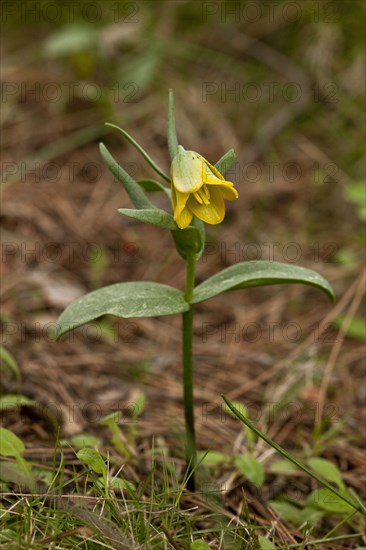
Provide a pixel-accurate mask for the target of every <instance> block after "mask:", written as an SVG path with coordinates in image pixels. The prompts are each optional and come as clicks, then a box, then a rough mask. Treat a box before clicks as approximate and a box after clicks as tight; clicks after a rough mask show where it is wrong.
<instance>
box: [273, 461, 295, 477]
mask: <svg viewBox="0 0 366 550" xmlns="http://www.w3.org/2000/svg"><path fill="white" fill-rule="evenodd" d="M269 469H270V471H271V472H276V473H281V474H283V473H286V474H287V473H289V474H292V473H293V472H298V471H299V469H298V468H297V466H295V464H292V462H289V461H288V460H286V459H280V460H276V461H275V462H273V463H272V464H271V466H270V468H269Z"/></svg>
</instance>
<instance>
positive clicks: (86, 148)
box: [1, 0, 366, 483]
mask: <svg viewBox="0 0 366 550" xmlns="http://www.w3.org/2000/svg"><path fill="white" fill-rule="evenodd" d="M1 10H2V40H1V50H2V51H1V59H2V68H1V93H2V105H1V107H2V109H1V110H2V116H1V131H2V153H1V163H2V176H1V178H2V180H1V184H2V191H1V193H2V214H1V221H2V230H1V238H2V248H1V250H2V263H1V269H2V277H3V284H2V303H3V306H2V317H1V321H2V344H3V345H4V347H5V348H6V349H7V350H8V351H9V352H10V353H12V354H13V356H14V358H15V360H16V362H17V364H18V365H19V368H20V371H21V374H22V393H23V394H24V395H26V396H28V397H30V398H32V399H34V400H36V401H37V402H39V403H42V404H44V405H47V406H49V407H51V408H53V411H54V413H55V414H57V416H58V419H59V421H60V422H61V425H62V430H63V432H62V433H63V435H64V436H70V435H72V434H76V433H79V432H81V431H83V430H84V431H85V430H92V429H94V427H95V426H96V423H97V420H98V419H99V417H100V416H102V415H104V414H107V413H108V412H111V411H112V410H115V408H116V407H117V406H118V407H119V406H121V403H122V404H123V403H124V404H126V403H131V402H134V401H135V400H136V396H138V395H139V394H141V392H144V393H146V395H147V405H146V411H145V413H144V415H143V417H142V420H141V426H140V429H141V435H142V437H145V436H146V437H150V436H151V434H157V433H159V434H160V435H161V436H162V437H165V438H166V439H167V441H168V442H169V441H171V440H172V438H173V439H174V437H176V435H172V434H175V432H174V430H173V432H172V427H173V428H174V429H175V428H177V426H176V423H177V424H178V428H179V429H180V428H181V423H180V422H181V421H180V418H181V415H180V411H181V405H182V402H181V386H180V374H181V372H180V369H181V366H180V362H179V355H178V354H177V349H179V346H180V319H179V318H175V317H172V318H160V319H156V320H154V319H140V320H129V321H128V322H127V321H122V320H118V319H112V318H105V319H102V320H101V321H100V322H99V323H97V324H94V325H93V326H91V327H90V329H89V330H87V329H82V330H80V331H78V332H77V333H76V334H73V335H70V336H68V337H65V338H64V339H63V340H62V341H61V342H60V343H55V342H54V340H53V335H52V330H53V327H54V323H55V321H56V319H57V317H58V315H59V314H60V313H61V312H62V310H63V309H64V308H65V307H66V306H67V305H68V304H69V303H70V302H71V301H72V300H73V299H75V298H77V297H79V296H81V295H82V294H84V293H85V292H87V291H90V290H93V289H94V288H97V287H99V286H102V285H106V284H111V283H114V282H118V281H126V280H140V279H146V280H156V281H159V282H163V283H167V284H171V285H173V286H177V287H179V288H183V285H184V264H183V262H182V261H181V260H180V259H179V257H178V256H177V254H176V252H175V250H174V249H173V247H172V242H171V238H170V235H169V234H168V233H167V232H165V231H163V230H161V229H158V228H151V227H147V226H143V225H139V224H137V223H135V222H134V221H133V220H131V219H127V218H123V217H122V216H121V215H120V214H118V212H117V209H118V208H121V207H128V206H130V203H129V200H128V197H127V196H126V194H125V192H124V190H123V188H122V187H121V185H120V184H118V182H116V181H114V180H113V176H112V175H111V174H110V173H109V172H108V171H107V169H106V167H105V166H104V165H103V162H102V160H101V158H100V155H99V150H98V143H99V142H100V141H103V142H104V143H106V144H107V146H108V148H109V149H110V151H111V152H112V153H113V155H114V156H115V158H116V159H117V160H118V162H119V163H120V164H121V165H122V166H123V167H124V168H125V169H126V170H127V171H129V173H130V174H131V175H132V176H133V177H135V178H142V177H149V176H150V177H155V175H154V174H153V173H152V171H151V169H150V168H149V166H148V165H147V164H146V163H145V161H144V160H143V159H142V158H141V157H140V156H139V155H138V153H137V152H136V150H134V149H133V148H132V147H131V146H130V145H129V144H128V143H127V142H125V141H123V138H122V136H121V135H119V134H118V133H117V132H115V131H111V130H110V129H109V128H107V127H106V126H105V125H104V123H105V122H106V121H109V122H113V123H115V124H118V125H119V126H121V127H123V128H124V129H125V130H126V131H128V132H129V133H130V134H132V136H133V137H134V138H135V139H136V140H137V141H138V142H139V143H140V144H141V145H142V146H143V147H144V148H145V149H146V150H147V151H148V152H149V154H150V155H151V156H152V157H153V158H154V160H155V161H156V162H157V163H158V164H160V165H161V166H162V167H163V169H164V170H165V171H168V170H169V156H168V151H167V145H166V118H167V98H168V89H169V88H172V89H173V90H174V96H175V108H176V121H177V132H178V137H179V141H180V143H181V144H182V145H183V146H184V147H185V148H187V149H192V150H196V151H198V152H199V153H200V154H202V155H203V156H204V157H206V158H207V159H208V160H209V161H210V162H212V163H214V162H216V161H217V160H218V158H219V157H220V156H221V155H222V154H223V153H224V152H225V151H226V150H228V149H229V148H231V147H233V148H234V149H235V151H236V152H237V154H238V159H237V162H236V163H235V165H234V166H233V167H232V168H231V170H230V172H229V173H228V174H227V179H230V180H232V181H233V182H235V184H236V186H237V189H238V191H239V200H237V201H234V202H231V203H228V204H227V216H226V218H225V221H224V223H223V224H221V225H220V226H210V227H208V228H207V234H208V245H207V249H206V252H205V253H204V255H203V258H202V260H201V262H200V264H199V266H198V280H202V279H203V278H206V277H207V276H209V275H211V274H213V273H214V272H216V271H218V270H219V269H221V268H223V267H225V266H228V265H231V264H233V263H235V262H238V261H244V260H250V259H270V260H273V259H274V260H279V261H285V262H290V263H291V262H293V263H297V264H299V265H303V266H306V267H309V268H312V269H315V270H317V271H319V272H320V273H321V274H322V275H324V276H325V277H327V278H328V279H329V281H330V282H331V284H332V285H333V287H334V289H335V292H336V294H337V299H338V301H337V304H336V305H335V306H334V307H333V306H332V305H331V304H330V303H329V302H328V301H327V299H326V297H325V296H322V295H320V294H319V293H318V291H316V290H314V289H311V288H308V287H298V286H289V287H287V286H284V287H268V288H261V289H253V290H252V291H246V292H241V293H240V294H239V293H238V294H233V295H231V296H230V298H229V297H228V296H224V297H223V296H221V297H218V298H215V299H214V300H212V301H210V302H207V303H205V304H204V305H200V306H199V307H198V308H197V310H198V314H197V316H196V321H195V356H196V383H197V390H196V402H197V411H196V412H197V415H198V418H200V419H201V421H198V432H199V441H200V444H201V445H202V447H205V445H213V446H214V447H215V445H216V446H217V448H220V449H222V446H223V445H228V446H230V445H231V442H232V440H233V439H232V438H233V434H235V433H236V430H237V429H238V428H237V425H236V424H235V422H233V424H231V423H230V422H231V421H228V422H226V424H225V425H223V424H221V425H220V423H218V422H217V418H215V416H214V415H208V416H207V417H205V418H204V415H202V414H201V413H202V410H203V409H202V407H204V405H205V404H207V403H215V402H217V401H218V400H219V395H220V393H221V392H225V393H227V395H228V396H229V397H232V398H235V399H236V400H242V401H244V402H246V403H249V404H256V405H259V406H260V407H262V408H261V410H262V411H265V410H266V409H265V406H266V404H268V403H269V402H275V403H276V404H277V405H278V406H279V408H281V407H284V406H286V403H288V402H289V400H290V401H291V402H293V401H295V402H296V403H299V404H300V405H299V406H300V407H301V409H300V410H301V412H302V415H303V416H302V417H301V422H302V426H303V427H302V430H303V433H302V437H303V439H304V440H307V439H308V438H310V437H311V432H312V428H313V427H314V425H315V424H316V423H317V422H318V421H319V419H320V418H321V417H322V415H323V414H325V416H326V407H327V405H329V404H331V405H332V407H333V408H332V409H331V414H330V413H329V415H330V416H329V415H328V416H329V418H328V417H327V416H326V418H328V424H327V422H325V424H324V425H323V427H324V426H325V427H324V429H326V427H327V426H328V427H329V426H333V427H334V424H332V422H333V423H334V422H336V421H337V424H336V425H337V430H338V432H337V433H338V434H339V438H340V440H341V441H344V440H345V439H346V438H347V436H348V431H349V430H352V431H353V432H356V433H361V432H362V430H363V429H364V428H363V418H362V415H363V412H362V403H363V400H364V398H365V393H366V392H365V386H364V379H363V369H364V363H363V361H364V359H363V358H364V340H365V331H364V323H363V319H362V314H361V311H362V303H363V302H362V301H363V292H364V279H363V278H362V277H363V264H364V257H363V238H364V233H363V229H362V228H363V222H364V220H365V187H364V159H363V154H364V128H363V125H362V117H363V107H364V47H363V41H364V23H363V21H364V17H365V3H364V2H363V1H362V0H360V1H359V0H335V1H326V0H324V1H323V0H307V1H306V2H302V1H287V0H283V1H277V2H272V1H259V0H247V1H219V0H199V1H186V0H154V2H151V1H143V0H141V1H118V0H100V1H96V0H92V1H89V0H85V1H81V0H79V1H77V2H71V1H70V2H65V1H63V2H61V1H56V0H54V1H50V0H44V1H43V0H39V1H32V0H21V1H16V0H11V1H10V0H3V1H2V3H1ZM153 200H155V201H156V204H158V205H159V206H161V207H163V208H170V206H169V204H167V203H166V202H165V200H164V198H162V197H161V196H160V195H159V196H158V195H157V194H156V196H155V195H154V196H153ZM324 319H325V325H321V322H322V321H323V320H324ZM15 389H16V388H15V381H14V378H13V376H12V375H11V374H9V373H5V374H4V377H3V390H4V391H5V392H13V393H14V391H15ZM70 403H73V404H75V403H76V404H78V406H77V407H73V414H70ZM88 403H89V404H90V403H92V406H90V405H89V408H84V405H85V404H88ZM167 411H169V415H167V414H166V413H167ZM324 411H325V412H324ZM295 412H296V411H295ZM328 412H329V411H328ZM18 414H19V413H16V412H14V411H7V414H6V416H5V419H4V421H5V425H7V426H8V427H10V428H11V429H15V431H17V433H18V434H20V435H22V437H23V438H24V437H25V438H28V441H30V442H32V441H33V442H34V443H39V442H40V441H43V442H47V441H49V440H50V439H51V440H52V430H50V427H49V426H48V424H47V418H45V416H44V415H43V414H41V412H40V411H38V412H35V411H34V410H33V412H29V413H28V414H29V422H28V421H27V418H26V419H25V420H24V418H23V421H22V423H21V424H19V416H17V415H18ZM294 414H295V413H294ZM291 415H292V412H291V411H290V412H289V411H288V410H287V413H286V415H285V416H281V415H278V416H275V417H273V416H272V417H269V416H266V415H265V414H264V415H263V416H262V419H264V420H265V422H267V423H268V430H269V434H270V435H272V436H273V435H276V434H277V435H278V437H279V439H278V441H279V443H281V442H282V443H283V442H284V441H286V440H287V439H289V440H290V439H291V437H292V435H291V434H292V432H291V430H292V428H295V424H299V420H298V417H297V416H296V415H295V416H296V422H295V419H294V422H293V423H291V422H290V421H291V419H292V416H291ZM26 417H27V415H26ZM340 418H342V423H340V422H339V419H340ZM35 420H36V422H35ZM284 425H286V426H287V428H288V429H287V430H285V431H283V430H282V428H283V426H284ZM337 437H338V436H337ZM356 446H357V445H356ZM355 452H356V451H355ZM332 453H333V455H332V456H336V455H337V454H338V453H341V446H340V447H339V448H338V447H337V446H335V447H334V449H333V450H332ZM351 455H352V453H351ZM351 455H349V456H351ZM349 460H352V456H351V458H349ZM355 460H356V459H355ZM355 467H356V466H355ZM356 478H357V476H356V477H355V478H354V479H355V480H356ZM350 483H352V481H351V482H350ZM355 483H357V481H355Z"/></svg>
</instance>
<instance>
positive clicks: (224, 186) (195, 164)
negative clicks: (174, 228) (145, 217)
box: [170, 145, 238, 229]
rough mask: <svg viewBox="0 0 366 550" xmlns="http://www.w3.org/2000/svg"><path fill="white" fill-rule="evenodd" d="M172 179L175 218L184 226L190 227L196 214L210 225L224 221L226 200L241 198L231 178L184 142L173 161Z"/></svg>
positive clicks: (181, 226) (183, 227)
mask: <svg viewBox="0 0 366 550" xmlns="http://www.w3.org/2000/svg"><path fill="white" fill-rule="evenodd" d="M170 178H171V188H172V203H173V210H174V220H175V222H176V223H177V225H178V226H179V227H180V228H181V229H185V228H186V227H188V225H189V224H190V223H191V221H192V217H193V215H195V216H197V218H200V219H201V220H202V221H204V222H206V223H210V224H216V223H220V222H222V220H223V219H224V216H225V202H224V199H226V200H229V201H232V200H235V199H237V198H238V192H237V190H236V189H235V188H234V184H233V183H232V182H231V181H226V180H225V178H224V176H223V175H222V174H220V172H219V171H218V170H216V168H215V167H214V166H212V164H210V163H209V162H207V160H206V159H205V158H203V157H202V156H201V155H199V154H198V153H196V152H195V151H186V150H185V149H184V148H183V147H182V146H181V145H179V147H178V153H177V155H176V156H175V157H174V159H173V161H172V166H171V171H170Z"/></svg>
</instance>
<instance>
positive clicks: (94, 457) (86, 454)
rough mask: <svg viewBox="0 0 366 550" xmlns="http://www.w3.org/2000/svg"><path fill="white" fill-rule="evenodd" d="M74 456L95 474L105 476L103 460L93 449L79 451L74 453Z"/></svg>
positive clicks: (105, 469)
mask: <svg viewBox="0 0 366 550" xmlns="http://www.w3.org/2000/svg"><path fill="white" fill-rule="evenodd" d="M76 456H77V457H78V459H79V460H81V462H85V464H86V465H87V466H88V468H90V469H91V470H93V471H94V472H95V473H97V474H105V473H106V472H107V466H106V464H105V462H104V460H103V458H102V457H101V456H100V454H99V453H98V451H96V450H95V449H88V448H85V449H80V451H78V452H77V453H76Z"/></svg>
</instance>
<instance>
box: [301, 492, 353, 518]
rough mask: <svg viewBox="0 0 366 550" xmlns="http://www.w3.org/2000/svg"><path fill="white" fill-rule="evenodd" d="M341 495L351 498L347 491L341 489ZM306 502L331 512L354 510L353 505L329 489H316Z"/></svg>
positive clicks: (350, 511)
mask: <svg viewBox="0 0 366 550" xmlns="http://www.w3.org/2000/svg"><path fill="white" fill-rule="evenodd" d="M342 495H343V496H345V497H347V498H348V499H351V496H350V495H349V494H348V492H347V491H342ZM306 504H307V505H310V506H312V507H314V508H319V509H321V510H325V511H326V512H330V513H332V514H342V515H343V514H351V513H352V512H354V509H353V507H351V505H350V504H347V502H344V500H343V499H342V500H341V499H340V498H339V497H338V496H337V495H335V494H334V493H332V492H331V491H329V489H325V488H324V489H316V490H315V491H313V492H312V493H311V495H309V497H308V498H307V499H306Z"/></svg>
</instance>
